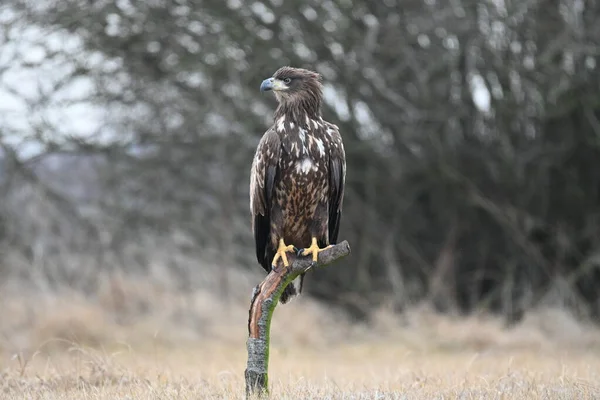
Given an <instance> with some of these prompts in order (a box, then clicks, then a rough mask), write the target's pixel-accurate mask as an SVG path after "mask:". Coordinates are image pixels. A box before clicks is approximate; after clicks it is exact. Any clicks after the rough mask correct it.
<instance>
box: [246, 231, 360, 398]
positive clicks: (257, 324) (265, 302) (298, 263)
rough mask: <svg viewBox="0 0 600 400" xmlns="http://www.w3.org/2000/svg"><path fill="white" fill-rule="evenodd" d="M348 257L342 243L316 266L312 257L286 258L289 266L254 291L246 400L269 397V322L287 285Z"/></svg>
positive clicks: (324, 253) (321, 256) (323, 255)
mask: <svg viewBox="0 0 600 400" xmlns="http://www.w3.org/2000/svg"><path fill="white" fill-rule="evenodd" d="M348 254H350V245H349V244H348V242H347V241H343V242H341V243H339V244H336V245H335V246H333V247H330V248H328V249H326V250H323V251H322V252H320V253H319V258H318V261H317V264H316V266H315V265H313V263H312V259H311V257H310V256H309V257H294V256H291V257H289V259H290V266H289V267H288V268H282V267H281V266H280V267H279V268H277V269H276V270H273V271H271V272H270V273H269V274H268V275H267V277H266V278H265V280H264V281H262V282H261V284H260V285H258V286H257V287H255V288H254V292H253V293H252V301H251V303H250V310H249V318H248V341H247V343H246V346H247V349H248V364H247V367H246V371H245V377H246V396H247V397H249V396H251V395H254V394H257V395H265V394H268V385H269V378H268V369H269V335H270V330H271V318H272V317H273V312H274V311H275V307H276V306H277V303H278V302H279V297H280V296H281V293H282V292H283V290H284V289H285V287H286V286H287V285H289V284H290V282H292V281H293V280H294V279H296V278H297V277H298V276H299V275H300V274H302V273H305V272H307V271H308V270H309V269H311V268H314V267H315V268H319V267H322V266H325V265H327V264H330V263H332V262H334V261H336V260H338V259H340V258H342V257H344V256H347V255H348Z"/></svg>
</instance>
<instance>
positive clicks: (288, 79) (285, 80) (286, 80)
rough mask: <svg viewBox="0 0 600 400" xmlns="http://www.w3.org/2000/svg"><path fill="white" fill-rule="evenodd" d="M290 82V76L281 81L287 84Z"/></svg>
mask: <svg viewBox="0 0 600 400" xmlns="http://www.w3.org/2000/svg"><path fill="white" fill-rule="evenodd" d="M290 82H292V78H285V79H284V80H283V83H285V84H286V85H289V84H290Z"/></svg>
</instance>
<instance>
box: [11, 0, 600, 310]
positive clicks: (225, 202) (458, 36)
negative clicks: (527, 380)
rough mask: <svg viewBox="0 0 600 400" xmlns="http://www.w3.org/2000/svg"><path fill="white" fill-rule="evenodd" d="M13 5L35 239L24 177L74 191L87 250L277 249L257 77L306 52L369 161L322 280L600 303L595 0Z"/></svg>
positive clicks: (438, 293) (354, 171)
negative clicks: (256, 169) (259, 214)
mask: <svg viewBox="0 0 600 400" xmlns="http://www.w3.org/2000/svg"><path fill="white" fill-rule="evenodd" d="M3 7H4V8H3V9H1V10H2V11H0V18H2V20H3V25H2V26H3V28H2V29H3V31H2V40H3V41H4V44H5V45H4V46H3V49H2V50H0V61H1V62H2V64H0V76H1V77H2V87H1V88H0V91H1V93H2V94H3V96H4V97H5V98H8V97H10V96H12V97H10V98H11V99H14V103H15V104H20V105H22V107H21V109H22V110H25V111H23V112H22V115H21V116H20V117H18V116H9V117H6V118H3V119H2V120H0V143H1V144H2V148H3V149H4V151H3V154H4V167H3V169H2V170H3V171H4V173H3V174H4V176H5V178H4V179H3V180H2V181H1V182H0V183H1V184H2V185H4V186H6V187H7V189H8V190H7V191H6V193H7V194H5V195H3V196H5V197H6V201H3V202H2V210H1V211H0V216H1V219H0V224H1V225H0V227H2V232H1V234H2V235H4V236H3V239H4V241H3V243H5V246H9V247H10V248H13V247H14V245H15V243H17V244H18V246H17V247H18V248H20V249H22V251H23V252H24V254H27V255H28V257H29V259H31V258H32V257H34V254H35V249H36V248H37V249H39V247H40V246H42V247H43V246H44V243H49V241H50V240H49V239H48V237H49V235H50V236H51V234H50V233H49V232H53V230H52V229H50V228H48V229H42V228H41V227H40V224H41V222H40V221H41V220H40V219H39V218H30V217H29V216H23V215H19V214H18V207H19V205H20V204H22V203H21V202H22V201H23V200H22V199H21V197H19V196H22V195H23V194H22V193H21V192H22V191H23V190H25V189H23V187H26V188H28V189H27V191H33V192H35V193H42V196H41V197H42V198H43V199H44V201H45V203H44V204H46V203H48V205H45V207H52V209H53V210H56V213H55V214H56V216H55V218H54V220H55V221H58V222H54V224H58V225H57V226H56V227H55V229H58V230H59V231H60V232H61V235H57V237H54V238H53V239H55V240H56V241H58V243H61V244H62V245H64V247H65V249H67V250H66V251H82V250H81V246H82V245H81V244H77V243H79V242H78V240H79V239H80V238H82V237H85V238H87V239H88V240H89V242H90V243H92V244H93V246H90V247H91V248H93V251H95V252H98V253H102V254H116V255H119V254H122V253H123V252H124V251H125V249H126V248H127V246H128V244H129V243H137V242H140V241H141V239H140V238H142V237H147V236H148V235H151V236H152V237H154V238H158V239H156V240H158V241H160V238H164V240H167V238H168V239H169V240H175V239H176V238H179V239H178V240H179V241H178V243H179V244H178V246H177V249H178V252H182V253H184V252H191V253H193V254H196V255H197V256H199V257H206V258H210V259H214V260H219V262H222V263H223V264H224V265H231V264H240V265H244V266H247V267H248V268H258V265H256V263H255V262H254V258H253V256H252V254H253V253H252V251H251V247H252V242H251V241H252V238H251V232H250V229H249V215H248V213H249V211H248V180H249V166H250V162H251V158H252V154H253V152H254V149H255V146H256V144H257V143H258V140H259V138H260V135H261V134H262V133H263V132H264V131H265V130H266V128H267V126H268V124H270V123H271V116H272V112H273V110H274V107H275V101H274V99H272V98H270V97H267V96H264V94H263V95H261V94H260V93H259V91H258V86H259V84H260V82H261V80H262V79H263V78H265V77H268V76H270V75H271V74H272V73H273V72H274V71H275V70H276V69H277V68H278V67H279V66H281V65H286V64H289V65H294V66H299V67H307V68H311V69H315V70H317V71H319V72H320V73H322V74H323V75H324V78H325V81H326V83H327V85H326V101H327V104H326V107H325V110H324V114H325V118H326V119H327V120H329V121H332V122H334V123H336V124H338V126H339V127H340V129H341V131H342V133H343V136H344V141H345V146H346V153H347V158H348V175H347V184H348V186H347V190H346V198H345V201H344V215H343V221H342V227H341V232H340V237H341V239H347V240H348V241H349V242H350V243H351V245H352V248H353V255H352V257H350V258H348V259H347V260H345V261H344V263H345V264H346V265H345V267H340V268H335V269H331V270H327V271H322V272H321V271H319V277H318V278H317V277H316V276H315V277H314V278H313V276H312V275H311V276H310V277H309V278H310V279H308V280H307V284H306V286H305V290H306V291H307V292H308V293H310V294H312V295H314V296H315V297H317V298H320V299H322V300H325V301H327V302H329V303H330V304H336V305H341V306H343V307H345V308H346V309H348V310H350V311H352V312H353V313H354V314H355V315H357V316H365V315H366V310H367V309H368V305H369V304H372V303H381V302H387V301H391V302H392V303H393V305H394V306H395V307H397V308H398V309H402V308H403V307H404V306H405V305H407V303H409V302H415V301H418V300H422V299H428V300H431V301H432V302H433V303H434V304H436V305H437V306H438V307H439V308H440V309H443V310H447V311H467V312H469V311H473V310H475V309H479V308H483V309H488V310H494V311H497V312H501V313H502V314H503V315H505V316H506V317H507V320H508V321H514V320H515V319H518V318H519V316H520V314H521V313H522V312H523V310H525V309H527V308H529V307H532V306H535V305H537V304H540V303H542V302H548V301H559V302H561V303H564V305H567V306H569V307H572V308H573V309H575V310H576V311H577V312H578V313H580V314H581V315H582V316H588V317H590V316H591V317H594V318H598V317H599V316H600V303H599V302H598V296H597V292H596V290H595V287H596V286H597V285H598V284H599V283H600V269H599V265H598V261H597V259H598V254H599V253H598V251H599V250H600V239H599V238H600V225H599V223H600V219H599V216H600V213H599V212H600V208H599V202H600V185H599V182H600V169H597V168H595V163H596V162H597V161H596V160H598V159H600V146H599V143H600V141H599V139H598V138H599V137H600V101H599V97H598V93H599V90H600V74H598V67H597V61H598V54H599V50H600V47H599V46H598V43H600V26H599V25H598V24H597V23H596V20H597V18H598V17H599V16H600V9H598V5H597V4H596V2H584V1H582V0H566V1H563V2H554V3H548V2H543V1H524V2H523V1H507V0H505V1H489V0H488V1H480V2H471V1H469V0H453V1H449V2H440V1H436V0H427V1H424V2H422V1H414V0H407V1H403V2H400V1H397V0H386V1H381V2H371V1H366V0H358V1H352V2H351V1H347V0H335V1H333V0H331V1H325V2H318V1H306V2H299V1H298V2H296V1H288V2H283V1H281V0H271V1H270V2H241V1H238V0H229V1H226V2H222V1H214V0H206V1H190V0H178V1H176V0H153V1H147V2H131V1H129V0H104V1H97V2H85V1H82V0H62V1H60V2H58V1H53V0H46V1H38V2H28V1H24V0H5V2H4V6H3ZM19 46H21V47H19ZM23 46H24V47H23ZM18 48H26V49H29V50H27V51H19V50H18ZM42 77H43V78H44V79H42ZM7 96H8V97H7ZM78 112H83V118H79V119H77V121H79V123H78V124H75V123H73V122H74V121H73V115H74V114H77V113H78ZM19 118H20V119H19ZM23 120H24V121H25V123H21V122H18V121H23ZM15 121H17V122H15ZM73 160H74V161H73ZM70 162H74V163H75V165H76V167H73V166H72V165H73V164H70ZM50 166H55V169H54V171H56V173H55V174H52V173H51V172H52V168H50ZM84 167H85V168H84ZM66 177H68V178H66ZM59 178H62V181H61V179H59ZM65 180H66V182H65ZM40 191H41V192H40ZM26 197H27V198H28V199H30V198H31V196H26ZM9 199H12V200H11V201H12V204H13V206H12V207H11V206H9V205H8V204H9V203H10V202H8V200H9ZM28 201H33V200H28ZM5 204H6V205H5ZM36 204H37V203H36ZM50 204H51V206H50ZM39 207H40V206H39V204H38V205H36V209H39ZM73 210H77V212H76V213H75V214H74V212H73ZM47 214H48V213H44V215H47ZM53 215H54V214H53ZM66 215H69V216H71V217H72V218H71V217H69V219H67V221H69V222H67V223H66V226H67V227H68V228H69V229H68V232H66V231H65V228H64V227H63V228H62V230H61V229H60V228H59V227H58V226H59V225H60V222H61V221H62V222H63V224H64V221H65V218H66V217H65V216H66ZM28 218H29V219H31V221H29V219H28ZM24 221H29V222H27V223H26V222H24ZM27 224H29V225H31V226H32V227H30V228H28V227H27ZM60 226H62V225H60ZM73 226H78V227H81V229H83V232H84V233H85V234H84V235H82V234H81V231H80V230H73ZM69 238H70V239H69ZM76 239H77V240H76ZM79 241H81V240H79ZM40 243H42V245H40ZM36 246H37V247H36ZM47 246H50V245H49V244H47ZM77 246H79V247H77ZM61 248H62V247H61ZM146 250H148V249H146ZM44 254H47V252H46V253H44ZM151 254H152V253H151V252H149V251H143V252H139V254H137V256H138V257H139V258H140V262H139V264H140V265H141V266H144V265H146V264H147V263H148V259H149V258H150V257H152V255H151ZM173 257H175V255H173ZM107 262H110V260H105V259H104V260H101V262H100V263H99V264H102V265H103V264H105V263H107ZM0 268H5V269H7V268H8V267H7V266H2V267H0ZM0 272H2V270H1V269H0ZM177 272H178V274H179V276H180V279H181V281H182V282H188V283H189V273H188V271H181V270H178V271H177ZM4 273H5V274H11V272H10V270H8V271H5V272H4ZM92 276H93V275H92Z"/></svg>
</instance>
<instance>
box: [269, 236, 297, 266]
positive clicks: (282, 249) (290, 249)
mask: <svg viewBox="0 0 600 400" xmlns="http://www.w3.org/2000/svg"><path fill="white" fill-rule="evenodd" d="M293 251H294V245H291V244H290V245H287V246H286V244H285V242H284V241H283V239H279V247H278V248H277V253H275V257H273V262H272V263H271V265H272V267H273V268H275V267H277V261H278V260H279V259H280V258H281V259H282V260H283V265H284V266H285V267H289V265H290V264H289V262H288V259H287V254H285V253H287V252H293Z"/></svg>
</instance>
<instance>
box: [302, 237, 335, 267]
mask: <svg viewBox="0 0 600 400" xmlns="http://www.w3.org/2000/svg"><path fill="white" fill-rule="evenodd" d="M330 247H333V246H331V245H329V246H327V247H324V248H322V249H321V248H319V245H318V244H317V238H316V237H313V238H312V243H311V245H310V247H308V248H306V249H304V250H302V251H301V252H300V255H303V256H308V255H311V254H312V261H313V266H314V265H316V264H317V260H318V258H319V253H320V252H322V251H323V250H326V249H328V248H330ZM311 268H312V267H311Z"/></svg>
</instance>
